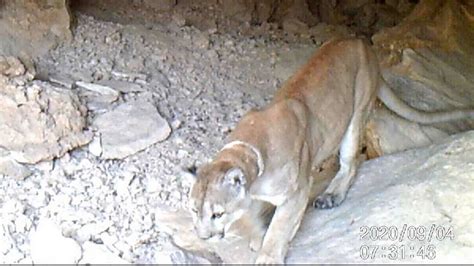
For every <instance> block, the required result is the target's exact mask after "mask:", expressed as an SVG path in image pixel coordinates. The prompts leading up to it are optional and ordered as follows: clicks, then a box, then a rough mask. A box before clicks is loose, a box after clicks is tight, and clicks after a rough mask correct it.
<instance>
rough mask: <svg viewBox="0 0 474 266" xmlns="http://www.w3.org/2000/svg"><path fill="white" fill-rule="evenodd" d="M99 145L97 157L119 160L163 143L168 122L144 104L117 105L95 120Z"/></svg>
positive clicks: (153, 107)
mask: <svg viewBox="0 0 474 266" xmlns="http://www.w3.org/2000/svg"><path fill="white" fill-rule="evenodd" d="M93 125H94V126H95V127H96V128H97V129H98V132H99V133H100V138H101V144H102V153H101V155H100V156H101V157H102V158H104V159H123V158H125V157H127V156H129V155H132V154H134V153H136V152H138V151H141V150H143V149H145V148H147V147H148V146H150V145H152V144H155V143H157V142H159V141H162V140H164V139H166V138H167V137H168V136H169V134H170V133H171V128H170V126H169V124H168V122H167V121H166V120H165V119H164V118H162V117H161V116H160V114H159V113H158V112H157V110H156V108H155V106H153V105H152V104H151V103H148V102H146V101H144V100H137V101H133V102H128V103H124V104H121V105H119V106H118V107H117V108H115V109H114V110H112V111H110V112H107V113H104V114H101V115H99V116H97V117H96V119H95V120H94V122H93Z"/></svg>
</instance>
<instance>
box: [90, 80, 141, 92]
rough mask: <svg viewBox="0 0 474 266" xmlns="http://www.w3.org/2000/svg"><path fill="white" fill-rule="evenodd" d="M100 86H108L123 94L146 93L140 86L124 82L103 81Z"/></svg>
mask: <svg viewBox="0 0 474 266" xmlns="http://www.w3.org/2000/svg"><path fill="white" fill-rule="evenodd" d="M98 84H100V85H104V86H108V87H110V88H113V89H115V90H117V91H120V92H122V93H130V92H142V91H145V89H143V88H142V87H141V86H140V85H138V84H136V83H132V82H128V81H122V80H101V81H99V82H98Z"/></svg>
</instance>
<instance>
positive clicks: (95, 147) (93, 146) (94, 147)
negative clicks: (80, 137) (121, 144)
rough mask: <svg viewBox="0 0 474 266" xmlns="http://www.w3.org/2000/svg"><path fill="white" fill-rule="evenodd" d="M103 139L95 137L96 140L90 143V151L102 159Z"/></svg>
mask: <svg viewBox="0 0 474 266" xmlns="http://www.w3.org/2000/svg"><path fill="white" fill-rule="evenodd" d="M100 142H101V138H100V136H99V137H94V139H93V140H92V141H91V142H90V143H89V145H88V146H87V147H88V150H89V152H90V153H91V154H93V155H95V156H97V157H100V156H101V155H102V145H101V143H100Z"/></svg>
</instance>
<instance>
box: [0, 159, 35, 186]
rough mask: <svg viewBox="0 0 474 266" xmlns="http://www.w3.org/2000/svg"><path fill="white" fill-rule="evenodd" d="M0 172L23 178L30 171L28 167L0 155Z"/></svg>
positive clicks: (19, 178)
mask: <svg viewBox="0 0 474 266" xmlns="http://www.w3.org/2000/svg"><path fill="white" fill-rule="evenodd" d="M0 174H2V175H5V176H10V177H13V178H15V179H17V180H23V179H25V178H26V177H28V176H30V175H31V174H32V173H31V171H30V169H28V167H26V166H25V165H23V164H20V163H18V162H16V161H15V160H13V159H11V158H9V157H0Z"/></svg>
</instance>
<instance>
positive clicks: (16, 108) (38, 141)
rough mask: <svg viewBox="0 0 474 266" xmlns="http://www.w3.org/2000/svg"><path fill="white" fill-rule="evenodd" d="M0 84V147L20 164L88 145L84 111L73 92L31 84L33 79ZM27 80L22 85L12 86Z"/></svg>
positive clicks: (46, 84)
mask: <svg viewBox="0 0 474 266" xmlns="http://www.w3.org/2000/svg"><path fill="white" fill-rule="evenodd" d="M0 76H2V77H3V79H2V80H3V82H0V146H1V147H3V148H5V149H6V150H8V151H10V155H11V157H12V158H13V159H14V160H16V161H17V162H21V163H37V162H39V161H41V160H49V159H52V158H55V157H60V156H61V155H63V154H64V153H65V152H67V151H69V150H71V149H73V148H75V147H78V146H82V145H84V144H86V143H88V142H89V141H90V139H91V134H90V133H88V132H84V128H85V126H86V119H85V115H86V109H85V107H84V106H83V105H82V104H81V102H80V101H79V98H78V97H77V95H75V94H74V93H73V92H72V91H69V90H65V89H62V88H59V87H55V86H53V85H52V84H51V83H48V82H42V81H31V79H32V76H30V75H29V74H28V73H25V75H23V76H19V77H12V78H6V77H5V76H3V75H0ZM17 79H26V81H27V83H26V84H25V85H15V81H16V80H17Z"/></svg>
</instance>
